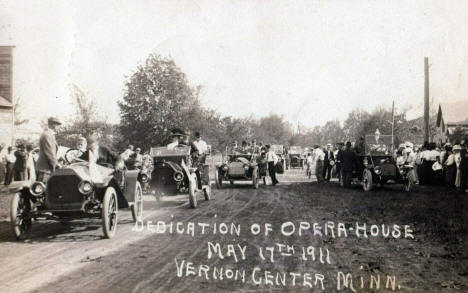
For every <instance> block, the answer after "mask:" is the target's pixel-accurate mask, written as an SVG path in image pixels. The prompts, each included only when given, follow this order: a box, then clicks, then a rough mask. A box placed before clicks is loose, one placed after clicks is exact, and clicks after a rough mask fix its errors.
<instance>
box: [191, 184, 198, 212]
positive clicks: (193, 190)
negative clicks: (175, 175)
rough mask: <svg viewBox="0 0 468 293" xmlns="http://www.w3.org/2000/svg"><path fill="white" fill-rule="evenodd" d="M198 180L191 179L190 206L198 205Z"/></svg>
mask: <svg viewBox="0 0 468 293" xmlns="http://www.w3.org/2000/svg"><path fill="white" fill-rule="evenodd" d="M196 186H197V181H196V179H192V180H190V179H189V202H190V207H191V208H196V207H197V204H198V202H197V190H196Z"/></svg>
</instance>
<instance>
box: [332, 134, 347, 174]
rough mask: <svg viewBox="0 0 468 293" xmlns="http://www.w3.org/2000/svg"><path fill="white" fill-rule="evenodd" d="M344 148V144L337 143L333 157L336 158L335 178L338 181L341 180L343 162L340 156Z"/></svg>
mask: <svg viewBox="0 0 468 293" xmlns="http://www.w3.org/2000/svg"><path fill="white" fill-rule="evenodd" d="M343 148H344V142H337V143H336V149H335V152H334V153H333V155H334V156H335V166H336V169H335V176H336V177H337V178H338V181H340V180H341V162H340V159H339V158H340V156H341V151H342V150H343Z"/></svg>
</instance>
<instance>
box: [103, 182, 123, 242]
mask: <svg viewBox="0 0 468 293" xmlns="http://www.w3.org/2000/svg"><path fill="white" fill-rule="evenodd" d="M113 203H115V204H113ZM118 210H119V207H118V201H117V193H116V192H115V189H114V187H112V186H109V187H107V189H106V192H105V194H104V198H103V200H102V210H101V217H102V231H103V233H104V237H106V238H108V239H110V238H112V237H114V235H115V231H116V230H117V221H118V216H117V215H118ZM109 213H111V214H113V219H112V220H111V219H109ZM112 224H113V225H112ZM111 225H112V226H111Z"/></svg>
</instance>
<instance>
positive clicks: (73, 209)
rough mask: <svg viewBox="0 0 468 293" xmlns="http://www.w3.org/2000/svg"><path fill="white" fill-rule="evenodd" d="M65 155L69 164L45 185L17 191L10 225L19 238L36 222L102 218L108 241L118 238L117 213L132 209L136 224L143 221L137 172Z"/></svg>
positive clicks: (28, 231) (68, 154)
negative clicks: (121, 210)
mask: <svg viewBox="0 0 468 293" xmlns="http://www.w3.org/2000/svg"><path fill="white" fill-rule="evenodd" d="M73 151H76V150H69V151H68V152H67V154H66V155H65V160H66V161H67V162H68V165H65V166H64V167H62V168H59V169H56V170H55V171H54V172H53V173H51V174H50V177H49V178H48V179H47V180H46V182H42V181H36V182H34V183H32V184H31V185H30V186H27V185H26V186H21V187H19V188H18V189H17V190H15V194H14V196H13V199H12V201H11V212H10V217H11V224H12V228H13V231H14V233H15V235H16V237H17V238H18V239H24V238H27V237H28V235H29V233H30V232H31V229H32V223H33V221H39V220H46V219H47V220H57V221H60V222H67V221H70V220H74V219H79V218H100V219H101V221H102V229H103V233H104V236H105V237H106V238H112V237H113V236H114V235H115V232H116V229H117V221H118V211H119V209H123V208H130V209H131V212H132V216H133V220H134V221H140V220H142V216H143V192H142V189H141V185H140V182H139V181H138V174H139V171H138V170H134V171H133V170H126V169H125V168H122V169H121V170H116V169H114V166H111V165H108V164H103V165H99V164H95V163H89V162H86V161H83V160H81V159H78V158H76V156H73V155H71V154H72V153H73Z"/></svg>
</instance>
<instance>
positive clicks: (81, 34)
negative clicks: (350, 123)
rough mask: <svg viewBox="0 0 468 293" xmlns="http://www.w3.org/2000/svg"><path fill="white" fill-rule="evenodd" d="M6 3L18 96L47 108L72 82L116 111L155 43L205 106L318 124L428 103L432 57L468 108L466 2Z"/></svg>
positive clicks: (5, 40) (62, 104)
mask: <svg viewBox="0 0 468 293" xmlns="http://www.w3.org/2000/svg"><path fill="white" fill-rule="evenodd" d="M0 4H1V8H0V45H14V46H16V48H15V50H14V62H15V64H14V95H15V96H16V97H22V99H23V100H25V106H26V109H27V113H29V114H33V115H34V116H35V117H37V118H40V117H44V116H47V115H48V114H52V115H58V116H59V117H62V118H66V116H67V115H69V114H70V113H71V111H72V106H71V101H70V98H69V88H70V87H69V85H70V84H71V83H74V84H76V85H77V86H78V87H80V88H81V89H82V90H84V91H85V92H86V93H88V94H89V96H91V97H95V98H96V99H97V100H98V102H99V106H100V107H101V109H102V113H103V115H106V116H107V117H108V118H109V119H110V120H111V121H112V122H118V121H119V111H118V107H117V100H119V99H121V97H122V93H123V86H124V81H125V76H128V75H130V74H132V72H133V71H134V70H135V68H136V66H137V65H138V64H142V63H143V62H144V60H145V59H146V57H147V56H148V54H149V53H151V52H154V53H157V54H161V55H163V56H168V55H170V56H172V58H173V59H174V60H175V62H176V64H177V65H178V66H180V67H181V68H182V70H183V71H184V72H185V73H187V77H188V79H189V81H190V83H191V84H192V85H202V86H203V92H202V103H203V105H205V106H206V107H209V108H213V109H216V110H217V111H219V112H220V113H221V114H223V115H232V116H240V117H246V116H249V115H252V114H253V115H254V116H255V117H261V116H264V115H268V114H269V113H277V114H280V115H283V116H284V118H285V119H287V120H288V121H290V122H291V123H293V124H294V125H296V124H297V122H300V123H301V124H303V125H305V126H309V127H311V126H314V125H318V124H323V123H325V122H326V121H328V120H331V119H340V120H343V119H344V118H345V117H346V115H347V113H348V112H349V111H350V110H352V109H353V108H355V107H361V108H363V109H366V110H372V109H374V108H375V107H377V106H379V105H383V106H388V107H390V106H391V102H392V100H395V102H396V105H397V107H398V108H400V109H401V108H405V107H410V106H411V107H413V110H412V111H411V113H412V114H411V115H419V114H422V103H423V95H424V70H423V62H424V57H425V56H428V57H429V61H430V64H431V67H430V73H431V76H430V78H431V87H430V89H431V97H432V98H433V99H434V100H435V101H436V103H438V102H442V105H443V106H444V104H446V105H449V107H450V108H451V109H448V110H447V111H448V112H450V111H452V112H453V110H454V109H455V110H456V111H458V113H459V115H460V116H461V115H464V114H463V113H468V76H467V74H468V1H408V0H404V1H395V0H392V1H278V2H274V1H187V2H185V1H70V2H67V1H0ZM456 101H465V103H464V104H462V105H464V107H465V108H464V109H463V108H462V111H460V109H458V108H459V107H456V108H455V107H453V105H454V102H456ZM450 105H451V106H450ZM460 113H462V114H460ZM466 116H468V115H466ZM463 118H466V117H461V118H460V117H456V119H463Z"/></svg>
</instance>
